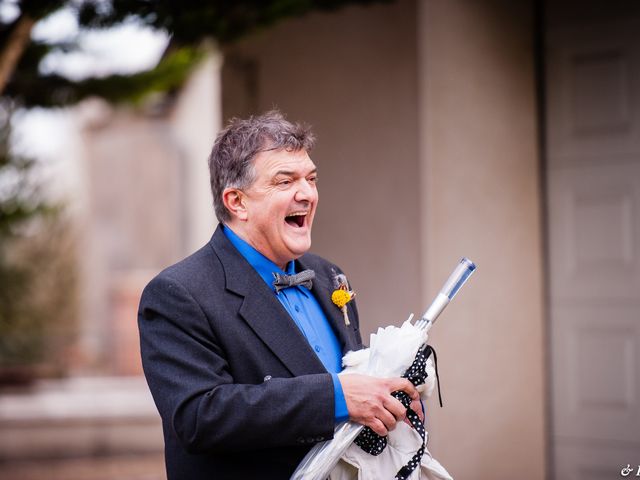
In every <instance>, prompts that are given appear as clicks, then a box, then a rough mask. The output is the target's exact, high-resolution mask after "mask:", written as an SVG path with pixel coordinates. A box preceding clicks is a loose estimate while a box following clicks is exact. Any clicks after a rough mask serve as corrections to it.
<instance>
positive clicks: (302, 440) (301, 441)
mask: <svg viewBox="0 0 640 480" xmlns="http://www.w3.org/2000/svg"><path fill="white" fill-rule="evenodd" d="M296 442H298V443H305V442H304V438H302V437H298V438H296Z"/></svg>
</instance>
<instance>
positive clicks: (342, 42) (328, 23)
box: [223, 1, 423, 336]
mask: <svg viewBox="0 0 640 480" xmlns="http://www.w3.org/2000/svg"><path fill="white" fill-rule="evenodd" d="M415 28H416V27H415V3H414V2H412V1H400V2H397V3H395V4H392V5H379V6H375V7H372V8H362V7H350V8H346V9H343V10H341V11H340V12H339V13H338V14H313V15H310V16H307V17H304V18H302V19H296V20H292V21H286V22H283V23H282V24H279V25H278V26H276V27H274V28H273V29H270V30H267V31H265V32H263V33H261V34H259V35H255V36H253V37H251V38H248V39H247V40H246V41H243V42H242V43H241V44H239V45H237V46H235V47H234V48H230V49H227V50H226V51H225V66H224V68H223V117H224V118H225V119H227V118H229V117H230V116H232V115H246V114H248V113H253V112H262V111H265V110H268V109H270V108H272V107H274V106H278V107H279V108H280V109H281V110H282V111H283V112H285V113H287V114H288V117H289V118H290V119H291V120H302V121H305V122H307V123H310V124H312V125H313V127H314V131H315V132H316V133H317V136H318V143H317V148H316V149H315V151H314V152H313V153H312V158H313V159H314V161H315V162H316V164H317V165H318V168H319V172H320V175H319V177H320V182H319V189H320V208H319V210H318V214H317V216H316V222H315V224H314V231H313V246H312V250H313V251H314V252H316V253H319V254H321V255H323V256H326V257H327V258H330V259H332V260H333V261H335V262H336V263H338V264H339V265H340V266H341V267H342V268H343V269H344V270H345V271H346V272H347V274H348V276H349V278H350V280H351V281H352V283H353V285H354V287H355V289H356V292H357V295H358V307H359V308H360V310H361V318H362V324H363V330H364V332H365V333H366V335H367V336H368V334H369V333H370V332H371V331H372V330H373V329H374V328H376V327H377V326H380V325H388V324H389V323H400V322H401V321H402V320H404V319H406V317H407V316H408V314H409V313H410V312H411V311H417V310H420V309H422V308H423V302H422V301H421V300H420V294H419V292H420V273H419V265H420V258H421V257H420V255H421V251H420V238H419V234H420V229H419V225H420V217H419V204H418V198H419V194H418V187H419V184H418V175H417V174H418V154H417V146H418V140H417V135H418V129H417V106H416V102H415V99H416V96H417V90H416V88H417V84H416V81H417V64H416V44H415Z"/></svg>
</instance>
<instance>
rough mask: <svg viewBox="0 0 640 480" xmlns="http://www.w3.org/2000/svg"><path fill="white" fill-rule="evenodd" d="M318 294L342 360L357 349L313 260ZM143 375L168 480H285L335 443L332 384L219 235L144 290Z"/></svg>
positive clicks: (352, 311)
mask: <svg viewBox="0 0 640 480" xmlns="http://www.w3.org/2000/svg"><path fill="white" fill-rule="evenodd" d="M297 262H298V265H297V268H298V269H305V268H311V269H313V270H315V272H316V279H315V281H314V284H313V288H312V293H313V295H314V296H315V297H316V298H317V300H318V302H319V303H320V305H321V307H322V309H323V310H324V312H325V314H326V316H327V318H328V319H329V322H330V323H331V325H332V327H333V329H334V331H335V333H336V335H337V336H338V339H339V340H340V342H341V345H342V348H343V353H346V352H347V351H348V350H357V349H359V348H361V347H362V343H361V339H360V334H359V331H358V313H357V310H356V306H355V303H354V302H351V303H349V304H348V310H349V317H350V319H351V325H350V326H348V327H347V326H345V324H344V320H343V317H342V314H341V312H340V310H339V309H338V308H337V307H336V306H335V305H333V304H332V303H331V292H332V290H333V285H332V276H333V273H332V271H331V269H332V268H333V269H335V271H336V272H338V273H341V272H340V270H339V269H338V268H337V267H336V266H335V265H333V264H331V263H329V262H327V261H326V260H324V259H322V258H320V257H318V256H315V255H311V254H306V255H304V256H302V257H301V258H300V259H299V260H298V261H297ZM138 322H139V328H140V342H141V349H142V361H143V366H144V372H145V376H146V378H147V381H148V383H149V387H150V389H151V392H152V394H153V398H154V400H155V402H156V405H157V407H158V411H159V412H160V415H161V417H162V423H163V429H164V437H165V458H166V464H167V474H168V478H169V480H176V479H189V480H191V479H207V480H214V479H226V478H234V479H237V478H241V479H251V478H256V479H258V478H259V479H286V478H289V475H290V474H291V473H292V472H293V470H294V469H295V467H296V465H297V464H298V462H299V461H300V460H301V459H302V457H303V456H304V455H305V453H306V452H307V451H308V450H309V448H310V447H311V445H312V444H314V443H316V442H319V441H322V440H327V439H329V438H331V437H332V435H333V427H334V392H333V382H332V380H331V376H330V375H329V374H328V373H327V372H326V370H325V368H324V366H323V365H322V363H321V362H320V360H319V359H318V357H317V356H316V354H315V352H314V351H313V350H312V349H311V347H310V346H309V344H308V342H307V341H306V339H305V338H304V336H303V334H302V333H301V331H300V330H299V329H298V327H297V326H296V324H295V323H294V322H293V320H292V319H291V317H290V316H289V314H288V313H287V311H286V310H285V309H284V307H283V306H282V305H281V304H280V302H279V301H278V300H277V299H276V298H275V296H274V294H273V291H272V290H270V289H269V287H268V286H267V285H266V284H265V283H264V281H263V280H262V279H261V278H260V276H259V275H258V274H257V272H256V271H255V270H254V269H253V268H252V267H251V266H250V265H249V264H248V263H247V261H246V260H245V259H244V257H242V255H240V253H239V252H238V251H237V250H236V249H235V247H233V245H232V244H231V243H230V242H229V240H228V239H227V238H226V236H225V235H224V233H223V231H222V229H221V228H220V227H218V229H217V230H216V232H215V233H214V235H213V237H212V239H211V241H210V242H209V243H208V244H207V245H205V246H204V247H203V248H202V249H200V250H199V251H197V252H196V253H194V254H193V255H191V256H190V257H188V258H186V259H185V260H183V261H181V262H179V263H177V264H176V265H173V266H172V267H169V268H167V269H166V270H164V271H163V272H161V273H160V274H159V275H158V276H157V277H156V278H154V279H153V280H152V281H151V282H150V283H149V285H147V287H146V288H145V290H144V292H143V295H142V299H141V302H140V310H139V315H138Z"/></svg>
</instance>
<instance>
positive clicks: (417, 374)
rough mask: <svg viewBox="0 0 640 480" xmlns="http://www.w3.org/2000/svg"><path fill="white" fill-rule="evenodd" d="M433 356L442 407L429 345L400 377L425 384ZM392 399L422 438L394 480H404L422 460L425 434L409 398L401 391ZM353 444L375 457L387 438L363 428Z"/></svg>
mask: <svg viewBox="0 0 640 480" xmlns="http://www.w3.org/2000/svg"><path fill="white" fill-rule="evenodd" d="M432 354H433V362H434V366H435V370H436V382H437V384H438V399H439V401H440V406H441V407H442V396H441V394H440V376H439V375H438V358H437V356H436V351H435V350H434V349H433V347H431V345H427V346H425V347H424V348H422V349H421V350H419V351H418V353H417V354H416V358H415V359H414V361H413V363H412V364H411V366H410V367H409V368H408V369H407V371H406V372H404V375H402V377H403V378H406V379H408V380H409V381H410V382H411V383H413V384H414V385H416V386H418V385H422V384H424V383H425V381H426V378H427V372H426V370H425V368H426V365H427V359H428V358H429V355H432ZM391 395H392V396H393V397H395V398H396V399H398V400H399V401H400V403H402V405H404V407H405V408H406V409H407V419H408V420H409V422H410V423H411V426H412V427H413V428H414V430H416V431H417V432H418V434H419V435H420V438H422V446H421V447H420V448H419V449H418V451H417V452H416V453H415V455H413V457H411V460H409V462H407V464H406V465H404V466H403V467H402V468H401V469H400V470H399V471H398V473H397V474H396V476H395V479H396V480H406V479H407V478H409V476H410V475H411V472H413V471H414V470H415V468H416V467H417V466H418V465H419V464H420V460H421V459H422V455H424V451H425V448H426V433H425V430H424V425H423V424H422V422H421V421H420V417H419V416H418V414H417V413H416V412H414V411H413V410H412V409H411V408H410V406H411V397H410V396H409V395H408V394H407V393H405V392H403V391H402V390H398V391H395V392H393V393H391ZM354 443H355V444H356V445H358V446H359V447H360V448H362V449H363V450H364V451H365V452H367V453H369V454H371V455H374V456H377V455H380V454H381V453H382V452H383V451H384V449H385V448H386V447H387V437H386V436H385V437H381V436H380V435H378V434H377V433H375V432H374V431H373V430H371V428H369V427H364V428H363V429H362V432H360V434H359V435H358V437H357V438H356V439H355V441H354Z"/></svg>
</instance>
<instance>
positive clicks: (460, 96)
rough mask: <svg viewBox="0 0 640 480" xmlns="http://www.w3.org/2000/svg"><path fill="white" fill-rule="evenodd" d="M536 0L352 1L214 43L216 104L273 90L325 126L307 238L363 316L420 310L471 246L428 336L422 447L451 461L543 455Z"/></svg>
mask: <svg viewBox="0 0 640 480" xmlns="http://www.w3.org/2000/svg"><path fill="white" fill-rule="evenodd" d="M512 3H517V4H518V6H515V5H512ZM529 3H530V2H509V1H507V0H492V1H489V0H475V1H473V2H472V1H462V0H446V1H445V0H423V1H418V2H414V1H408V0H407V1H399V2H395V3H393V4H391V5H376V6H373V7H369V8H361V7H350V8H347V9H344V10H341V11H340V12H338V13H335V14H313V15H310V16H308V17H304V18H302V19H296V20H291V21H286V22H283V23H282V24H280V25H278V26H276V27H274V28H272V29H269V30H267V31H265V32H263V33H261V34H259V35H256V36H253V37H252V38H249V39H247V40H245V41H243V42H242V43H241V44H239V45H236V46H234V47H232V48H228V49H227V50H226V51H225V66H224V68H223V112H224V113H223V117H224V118H228V117H229V116H230V115H246V114H249V113H253V112H260V111H263V110H266V109H268V108H270V107H272V106H278V107H280V108H281V109H282V110H283V111H284V112H287V113H288V114H289V117H290V118H291V119H294V120H304V121H307V122H310V123H312V124H313V125H314V127H315V130H316V132H317V133H318V137H319V143H318V148H317V149H316V151H315V152H314V154H313V158H314V160H316V162H317V163H318V165H319V168H320V177H321V180H320V193H321V206H320V209H319V214H318V217H317V223H316V225H315V227H314V245H313V250H315V251H316V252H317V253H320V254H322V255H325V256H327V257H329V258H332V259H334V260H335V261H336V262H337V263H339V264H340V265H341V266H342V267H343V268H344V269H345V270H346V271H347V273H348V274H349V276H350V277H351V279H352V280H353V283H354V284H355V287H356V289H357V291H358V305H359V308H360V310H361V313H362V323H363V331H364V333H366V334H367V335H368V333H370V332H371V331H372V330H373V329H374V328H375V327H377V326H379V325H386V324H389V323H395V324H399V323H400V322H401V321H402V320H404V319H405V318H406V316H407V315H408V314H409V313H410V312H412V311H413V312H415V313H417V314H420V313H422V310H423V309H424V308H425V307H426V306H427V305H428V303H429V302H430V301H431V299H432V298H433V296H434V295H435V294H436V293H437V291H438V289H439V288H440V286H441V285H442V283H443V281H444V280H445V278H446V277H447V275H448V274H449V272H450V271H451V270H452V269H453V267H454V266H455V264H456V263H457V261H458V260H459V258H460V257H461V256H463V255H466V256H469V257H470V258H472V259H473V260H474V261H476V262H477V263H478V265H479V268H478V272H477V274H476V275H475V276H474V277H473V278H472V279H471V280H470V283H469V285H468V286H467V287H465V288H464V290H463V291H462V292H461V294H460V296H459V297H458V298H456V299H455V301H454V303H453V304H452V305H451V306H450V307H449V309H448V310H447V311H446V312H445V314H444V315H443V317H442V318H441V321H440V323H438V324H437V326H436V327H435V329H434V333H433V342H432V343H433V344H434V345H435V346H436V348H437V350H438V352H439V359H440V373H441V375H442V386H443V389H444V391H443V393H444V400H445V408H444V409H442V410H440V409H439V408H438V407H436V402H432V403H431V404H430V405H429V407H430V410H431V413H430V420H429V421H430V425H429V428H430V430H431V434H432V438H431V441H430V448H431V450H432V452H433V453H434V455H435V456H436V458H438V459H439V460H441V461H442V462H443V464H444V465H445V466H446V467H447V468H448V469H449V470H450V472H451V473H452V474H453V476H454V477H456V478H468V479H480V480H483V479H487V480H495V479H511V478H519V479H540V478H543V477H544V472H545V461H546V460H545V435H546V432H545V428H544V426H545V399H546V394H545V388H546V379H545V378H544V377H543V369H544V353H545V344H544V340H543V333H544V332H543V324H544V315H543V292H542V263H543V261H542V260H543V255H542V248H541V241H540V239H541V226H540V224H541V222H540V202H541V199H540V192H539V184H538V177H539V171H538V169H539V165H538V151H537V140H536V138H537V132H536V103H535V102H536V100H535V75H534V52H533V45H532V42H533V32H532V29H533V27H532V17H531V13H532V10H533V8H532V6H531V5H529Z"/></svg>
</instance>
